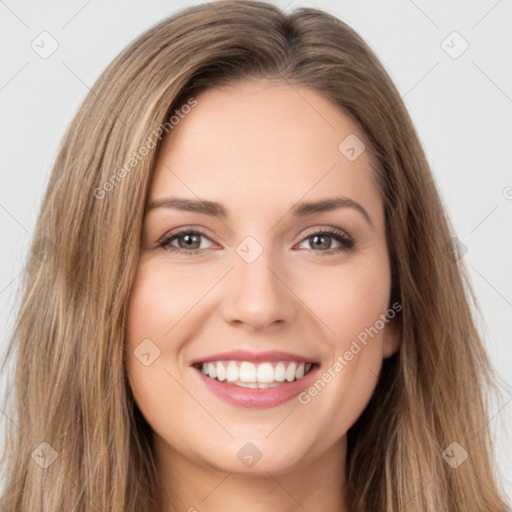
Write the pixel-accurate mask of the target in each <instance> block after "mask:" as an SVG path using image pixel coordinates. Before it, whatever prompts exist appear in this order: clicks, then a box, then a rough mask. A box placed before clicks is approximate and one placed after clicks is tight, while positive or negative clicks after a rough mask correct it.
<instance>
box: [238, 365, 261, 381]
mask: <svg viewBox="0 0 512 512" xmlns="http://www.w3.org/2000/svg"><path fill="white" fill-rule="evenodd" d="M239 373H240V380H241V381H242V382H256V380H257V379H256V366H255V365H254V364H253V363H249V362H247V361H244V362H243V363H242V364H241V365H240V369H239Z"/></svg>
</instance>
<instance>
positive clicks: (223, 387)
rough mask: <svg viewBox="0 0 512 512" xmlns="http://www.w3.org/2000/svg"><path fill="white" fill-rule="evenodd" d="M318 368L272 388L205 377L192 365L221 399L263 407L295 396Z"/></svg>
mask: <svg viewBox="0 0 512 512" xmlns="http://www.w3.org/2000/svg"><path fill="white" fill-rule="evenodd" d="M318 368H319V366H318V365H317V364H315V365H314V366H313V367H312V368H311V370H310V371H309V372H308V373H307V374H306V375H305V376H304V377H302V379H299V380H296V381H293V382H287V383H286V384H281V385H279V386H274V387H272V388H244V387H242V386H236V385H235V384H231V383H228V381H223V382H220V381H218V380H217V379H212V378H210V377H207V376H206V375H204V374H203V372H202V371H201V370H199V369H198V368H195V367H194V370H195V371H196V372H197V373H198V375H199V377H200V378H201V380H202V381H203V382H204V383H205V384H206V386H207V387H208V389H209V390H210V391H211V392H212V393H213V394H214V395H216V396H218V397H219V398H220V399H221V400H224V401H225V402H227V403H229V404H231V405H236V406H237V407H246V408H252V409H263V408H267V407H275V406H277V405H280V404H282V403H284V402H287V401H288V400H291V399H292V398H294V397H296V396H297V395H298V394H299V393H301V392H302V391H304V390H305V389H306V388H307V387H308V386H310V385H311V382H312V381H313V379H314V376H315V374H316V373H317V371H318ZM285 382H286V381H285Z"/></svg>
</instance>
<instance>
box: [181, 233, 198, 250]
mask: <svg viewBox="0 0 512 512" xmlns="http://www.w3.org/2000/svg"><path fill="white" fill-rule="evenodd" d="M182 238H184V239H185V247H191V244H193V243H194V242H196V243H197V240H198V238H199V237H198V236H197V235H183V237H182ZM194 238H195V240H193V239H194ZM194 249H196V247H194Z"/></svg>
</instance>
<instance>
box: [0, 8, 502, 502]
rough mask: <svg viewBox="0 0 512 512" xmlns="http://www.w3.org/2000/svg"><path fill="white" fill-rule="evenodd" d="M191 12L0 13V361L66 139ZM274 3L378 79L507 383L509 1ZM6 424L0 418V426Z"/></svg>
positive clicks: (497, 412) (498, 412)
mask: <svg viewBox="0 0 512 512" xmlns="http://www.w3.org/2000/svg"><path fill="white" fill-rule="evenodd" d="M198 3H200V2H198V1H173V2H171V1H164V0H150V1H144V2H142V1H137V2H136V1H121V0H108V1H101V2H100V1H99V0H89V1H86V0H72V1H69V0H68V1H64V0H60V1H46V2H38V1H36V0H31V1H29V0H25V1H18V2H15V1H14V0H4V1H2V0H0V108H1V115H2V124H1V130H2V131H1V137H0V164H1V171H2V172H1V180H2V181H1V187H0V226H1V240H2V242H1V245H0V258H1V260H0V265H1V269H2V271H1V275H0V304H1V310H0V311H1V313H0V314H1V318H0V321H1V325H2V329H1V338H0V352H3V350H4V349H5V346H6V342H7V338H8V336H9V332H10V330H11V328H12V325H13V316H14V313H15V311H16V308H17V306H18V305H19V290H18V287H19V283H20V277H21V275H22V273H23V271H24V266H25V258H26V255H27V251H28V244H29V241H30V238H31V236H32V233H33V229H34V225H35V221H36V217H37V212H38V209H39V206H40V201H41V198H42V194H43V192H44V189H45V186H46V183H47V181H48V177H49V173H50V170H51V165H52V163H53V161H54V159H55V157H56V149H57V145H58V143H59V141H60V139H61V137H62V135H63V133H64V130H65V128H66V126H67V125H68V123H69V122H70V121H71V119H72V117H73V115H74V113H75V112H76V110H77V108H78V106H79V104H80V103H81V101H82V100H83V99H84V97H85V95H86V94H87V93H88V89H89V87H91V86H92V84H93V83H94V82H95V80H96V79H97V78H98V76H99V74H100V73H101V72H102V70H103V69H104V68H105V67H106V65H107V64H108V63H109V62H110V61H111V60H112V59H113V58H114V57H115V56H116V54H117V53H118V52H119V51H120V50H121V49H122V48H124V47H125V46H126V45H127V44H128V43H129V42H130V41H131V40H132V39H133V38H134V37H136V36H137V35H138V34H140V33H141V32H142V31H144V30H145V29H147V28H149V27H150V26H151V25H153V24H154V23H156V22H158V21H160V20H161V19H163V18H164V17H167V16H168V15H170V14H172V13H174V12H176V11H177V10H178V9H181V8H183V7H186V6H189V5H195V4H198ZM274 3H275V4H276V5H278V6H280V7H282V8H286V10H287V11H288V10H292V9H294V8H296V7H302V6H311V7H319V8H322V9H324V10H326V11H328V12H330V13H332V14H334V15H335V16H337V17H339V18H340V19H342V20H343V21H345V22H347V23H348V24H349V25H351V26H352V27H353V28H354V29H355V30H356V31H358V32H359V34H361V36H362V37H363V38H364V39H365V40H366V41H367V43H368V44H369V45H370V46H371V47H372V48H373V50H374V51H375V52H376V53H377V55H378V57H379V58H380V59H381V61H382V63H383V64H384V66H385V68H386V69H387V70H388V72H389V73H390V75H391V77H392V78H393V80H394V82H395V84H396V85H397V87H398V89H399V91H400V93H401V95H402V96H403V98H404V101H405V103H406V106H407V108H408V110H409V112H410V114H411V116H412V119H413V122H414V123H415V125H416V127H417V130H418V132H419V135H420V137H421V139H422V142H423V145H424V148H425V150H426V152H427V155H428V158H429V161H430V163H431V166H432V169H433V171H434V174H435V176H436V180H437V182H438V185H439V188H440V191H441V194H442V196H443V199H444V201H445V204H446V207H447V209H448V213H449V214H450V216H451V218H452V221H453V223H454V226H455V228H456V231H457V235H458V238H459V239H460V241H461V243H462V244H464V246H465V247H466V248H467V253H466V254H465V256H464V260H465V263H466V265H467V266H468V268H469V271H470V274H471V278H472V281H473V284H474V289H475V291H476V294H477V297H478V300H479V303H480V305H481V308H482V312H483V316H484V322H485V324H484V323H479V325H481V330H482V334H483V335H484V338H485V342H486V346H487V348H488V351H489V353H490V356H491V358H492V361H493V363H494V365H495V368H496V369H497V371H498V372H499V374H501V375H502V376H503V377H504V378H506V379H508V382H509V383H511V373H512V372H511V371H510V370H511V368H512V343H511V339H510V332H511V330H512V272H511V262H512V237H511V231H512V230H511V212H512V172H511V169H512V150H511V142H512V140H511V135H512V133H511V120H512V66H511V64H512V59H511V53H512V51H511V50H512V30H511V27H512V3H511V1H510V0H500V1H496V0H479V1H476V0H475V1H471V2H464V3H463V4H462V3H460V2H455V1H453V0H450V1H448V2H447V1H440V0H438V1H435V2H432V1H431V2H427V1H420V0H415V1H412V0H392V1H387V2H377V1H373V2H372V1H358V2H356V1H352V2H347V1H341V2H336V1H334V0H323V1H322V0H316V1H303V0H292V1H289V0H280V1H278V0H275V1H274ZM43 31H47V32H48V33H49V34H51V37H52V38H54V39H55V40H56V41H57V43H58V48H57V50H56V51H55V52H54V53H53V54H52V55H51V56H49V57H48V58H46V59H43V58H41V57H40V56H39V55H38V53H36V51H34V50H33V49H32V47H31V44H32V42H33V41H35V43H34V45H36V44H38V45H39V46H40V47H41V46H42V45H43V44H44V46H45V48H46V49H48V48H50V46H49V44H50V40H49V39H46V40H45V42H41V37H47V36H41V37H38V36H39V35H40V34H41V32H43ZM454 31H456V32H458V33H459V34H460V36H462V38H463V39H464V40H465V41H467V43H468V44H469V47H468V48H467V50H466V51H465V52H464V53H462V54H461V55H460V56H458V58H453V56H455V55H456V54H457V53H458V52H459V51H460V50H461V49H463V46H462V45H463V44H464V42H463V40H462V39H460V38H459V36H457V35H453V34H452V33H453V32H454ZM447 38H448V39H447ZM443 41H445V42H444V43H443ZM42 50H43V49H42V48H41V51H42ZM445 50H447V51H448V52H451V53H452V56H450V55H449V54H448V53H447V51H445ZM3 384H4V385H7V384H6V383H3ZM511 400H512V393H511V391H510V390H508V391H505V393H504V394H503V396H502V397H501V398H500V399H499V401H497V402H496V403H494V404H493V406H492V411H493V412H492V416H493V417H492V419H491V426H492V430H493V433H494V434H493V435H494V437H495V439H496V443H497V452H498V453H497V458H498V460H497V462H498V465H499V466H500V468H501V470H502V471H503V473H504V474H505V475H508V476H507V477H506V478H505V479H504V482H503V485H504V487H505V488H506V492H507V494H508V496H510V497H512V461H511V459H512V449H511V443H510V438H509V436H510V432H511V431H512V429H511V426H512V401H511ZM6 420H7V418H6V417H5V414H3V413H2V412H0V422H2V421H3V422H5V421H6ZM507 432H508V433H507ZM469 456H470V457H471V453H470V454H469Z"/></svg>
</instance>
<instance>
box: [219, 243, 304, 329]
mask: <svg viewBox="0 0 512 512" xmlns="http://www.w3.org/2000/svg"><path fill="white" fill-rule="evenodd" d="M269 253H270V251H263V253H262V254H261V255H260V256H259V257H258V258H257V259H256V260H255V261H253V262H252V263H248V262H246V261H244V260H243V259H242V258H240V257H239V256H238V255H237V254H235V260H234V268H233V270H232V271H231V272H230V273H229V277H228V281H227V283H226V288H225V292H224V297H223V302H222V316H223V318H224V320H225V321H226V322H227V323H229V324H231V325H237V324H238V325H243V326H246V327H247V328H249V329H252V330H254V331H261V330H264V329H268V328H277V327H283V326H284V325H287V324H290V323H292V322H293V321H294V320H295V318H296V316H297V314H298V309H299V306H300V301H299V299H298V298H297V296H296V294H295V293H294V292H293V286H292V284H291V283H290V282H287V281H290V280H291V279H290V278H288V279H287V275H286V271H283V270H282V265H280V266H278V265H277V262H276V261H275V259H273V260H272V259H271V258H270V254H269ZM280 269H281V271H280Z"/></svg>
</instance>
